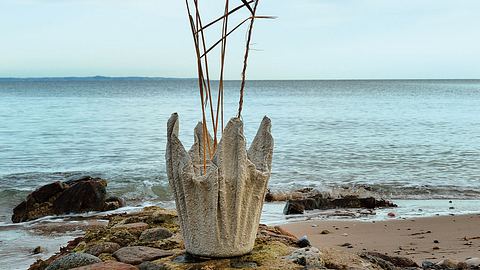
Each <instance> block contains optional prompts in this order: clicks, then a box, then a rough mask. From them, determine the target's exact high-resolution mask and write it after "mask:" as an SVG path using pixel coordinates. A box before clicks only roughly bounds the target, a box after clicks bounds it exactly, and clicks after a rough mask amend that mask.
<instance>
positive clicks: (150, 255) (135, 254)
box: [113, 246, 174, 265]
mask: <svg viewBox="0 0 480 270" xmlns="http://www.w3.org/2000/svg"><path fill="white" fill-rule="evenodd" d="M173 254H174V253H173V252H171V251H167V250H163V249H158V248H151V247H143V246H133V247H123V248H121V249H119V250H117V251H116V252H115V253H113V256H114V257H115V258H116V259H117V260H119V261H121V262H124V263H129V264H134V265H136V264H141V263H142V262H145V261H152V260H156V259H159V258H162V257H167V256H171V255H173Z"/></svg>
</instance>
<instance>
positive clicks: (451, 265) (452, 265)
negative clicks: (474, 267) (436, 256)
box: [437, 259, 458, 269]
mask: <svg viewBox="0 0 480 270" xmlns="http://www.w3.org/2000/svg"><path fill="white" fill-rule="evenodd" d="M437 265H438V266H441V267H443V268H446V269H457V266H458V261H454V260H450V259H444V260H441V261H439V262H438V263H437Z"/></svg>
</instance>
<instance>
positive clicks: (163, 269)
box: [138, 262, 169, 270]
mask: <svg viewBox="0 0 480 270" xmlns="http://www.w3.org/2000/svg"><path fill="white" fill-rule="evenodd" d="M168 269H169V268H168V266H166V265H165V264H163V263H153V262H143V263H141V264H140V265H139V266H138V270H168Z"/></svg>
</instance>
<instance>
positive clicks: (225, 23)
mask: <svg viewBox="0 0 480 270" xmlns="http://www.w3.org/2000/svg"><path fill="white" fill-rule="evenodd" d="M228 4H229V2H228V0H226V1H225V15H224V17H223V18H224V19H223V26H222V37H224V36H225V35H226V34H227V31H228V14H229V12H228ZM226 49H227V39H222V50H221V57H220V58H221V60H220V81H219V83H218V99H217V116H216V123H215V134H217V129H218V115H219V112H221V113H222V119H221V121H222V126H221V128H222V134H223V98H222V96H223V74H224V70H225V52H226ZM220 102H222V104H220ZM213 148H214V150H216V148H217V137H216V136H215V141H214V144H213Z"/></svg>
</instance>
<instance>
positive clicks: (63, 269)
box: [45, 253, 102, 270]
mask: <svg viewBox="0 0 480 270" xmlns="http://www.w3.org/2000/svg"><path fill="white" fill-rule="evenodd" d="M100 262H102V260H100V259H99V258H97V257H95V256H93V255H90V254H87V253H71V254H68V255H67V256H64V257H61V258H59V259H56V260H55V261H54V262H53V263H52V264H50V265H49V266H48V267H47V268H45V270H67V269H71V268H75V267H80V266H85V265H89V264H94V263H100Z"/></svg>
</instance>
